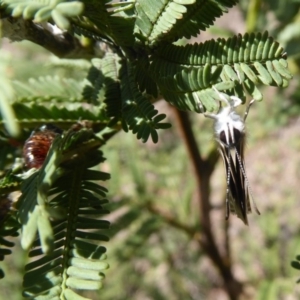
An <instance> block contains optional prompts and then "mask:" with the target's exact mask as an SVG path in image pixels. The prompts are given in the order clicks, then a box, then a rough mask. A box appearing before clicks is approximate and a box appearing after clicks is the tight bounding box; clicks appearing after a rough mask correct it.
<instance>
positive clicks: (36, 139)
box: [23, 124, 62, 169]
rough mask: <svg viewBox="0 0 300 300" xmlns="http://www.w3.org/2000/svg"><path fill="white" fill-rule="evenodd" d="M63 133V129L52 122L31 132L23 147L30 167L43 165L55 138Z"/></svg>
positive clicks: (27, 164)
mask: <svg viewBox="0 0 300 300" xmlns="http://www.w3.org/2000/svg"><path fill="white" fill-rule="evenodd" d="M61 133H62V130H61V129H60V128H58V127H56V126H55V125H52V124H46V125H43V126H41V127H40V128H39V129H37V130H35V131H33V132H32V133H31V135H30V137H29V138H28V139H27V140H26V141H25V144H24V147H23V157H24V160H25V164H26V166H27V167H28V168H29V169H31V168H37V169H39V168H40V167H41V166H42V165H43V163H44V161H45V158H46V156H47V154H48V151H49V149H50V146H51V144H52V142H53V140H54V138H55V137H56V136H57V135H58V134H61Z"/></svg>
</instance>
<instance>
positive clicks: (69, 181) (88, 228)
mask: <svg viewBox="0 0 300 300" xmlns="http://www.w3.org/2000/svg"><path fill="white" fill-rule="evenodd" d="M102 144H103V141H102V140H101V139H99V138H97V137H96V136H95V135H94V133H93V131H92V130H90V129H82V130H80V131H77V130H72V129H71V130H70V131H68V132H67V133H66V134H65V135H63V136H58V137H57V138H56V139H55V141H54V142H53V144H52V147H51V150H50V151H49V153H48V156H47V159H46V161H45V163H44V165H43V167H42V168H41V169H40V170H38V171H36V172H35V173H33V174H31V175H30V176H29V177H28V178H27V179H25V180H24V182H23V185H22V188H21V191H22V196H21V198H20V200H19V202H18V211H19V213H18V215H19V219H20V222H21V224H22V240H21V243H22V246H23V248H25V249H29V248H31V247H33V249H32V250H31V251H30V253H29V256H30V257H34V261H32V262H30V263H29V264H27V265H26V267H25V270H26V275H25V277H24V296H25V297H31V298H32V297H34V298H35V299H39V295H40V296H41V295H47V297H48V298H49V299H52V298H53V297H54V295H60V297H63V298H65V299H72V297H74V294H75V292H74V291H73V290H74V289H90V290H94V289H99V288H100V287H101V281H102V279H103V277H104V275H103V274H102V273H101V272H102V271H103V270H104V269H106V268H107V267H108V265H107V263H106V262H103V260H104V259H105V255H104V253H105V251H106V250H105V248H104V247H102V246H99V244H98V242H99V241H107V240H108V238H107V237H106V236H105V234H103V230H105V229H107V228H108V226H109V222H107V221H104V220H101V219H99V217H101V216H102V215H103V214H105V213H107V211H106V210H105V209H104V208H103V207H102V206H103V204H105V203H106V202H107V200H106V198H105V195H106V192H107V191H106V189H105V188H104V187H102V186H101V185H98V184H96V183H94V181H99V180H101V181H103V180H107V179H109V175H108V174H106V173H103V172H100V171H97V170H92V169H91V168H93V167H94V166H95V165H99V164H100V163H102V162H103V161H104V158H103V155H102V153H101V152H100V151H99V150H98V148H99V147H100V146H101V145H102ZM88 157H92V159H88ZM37 233H38V237H37V236H36V235H37ZM36 237H37V239H36ZM35 239H36V240H35ZM45 254H48V255H46V256H45ZM37 278H39V281H38V282H37V280H36V279H37Z"/></svg>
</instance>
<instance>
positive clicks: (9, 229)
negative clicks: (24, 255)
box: [0, 168, 21, 278]
mask: <svg viewBox="0 0 300 300" xmlns="http://www.w3.org/2000/svg"><path fill="white" fill-rule="evenodd" d="M16 169H17V168H16ZM15 171H16V170H15ZM20 184H21V179H20V178H18V177H16V176H15V175H14V174H13V172H12V171H9V172H7V174H5V176H4V177H3V178H2V179H1V180H0V261H3V260H4V258H5V256H6V255H8V254H11V253H12V250H11V249H10V248H12V247H13V246H14V243H13V242H12V241H11V240H10V239H11V237H16V236H18V230H19V229H20V224H19V222H18V221H17V217H16V210H15V208H14V204H15V202H16V201H17V199H18V196H19V193H18V192H17V193H16V192H15V191H17V190H19V189H20ZM7 237H9V239H7ZM3 277H4V272H3V270H2V269H1V268H0V278H3Z"/></svg>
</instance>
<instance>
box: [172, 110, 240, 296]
mask: <svg viewBox="0 0 300 300" xmlns="http://www.w3.org/2000/svg"><path fill="white" fill-rule="evenodd" d="M174 113H175V116H176V119H177V123H178V127H179V129H180V131H181V134H182V137H183V140H184V142H185V144H186V147H187V150H188V153H189V156H190V160H191V163H192V166H193V169H194V174H195V180H196V185H197V187H198V188H197V195H198V197H197V198H198V200H199V206H200V228H201V231H202V232H201V234H200V237H201V238H200V239H199V244H200V246H201V247H202V249H203V250H204V252H205V253H206V255H207V256H208V257H209V258H210V259H211V260H212V262H213V264H214V265H215V266H216V267H217V269H218V270H219V272H220V275H221V276H222V279H223V282H224V289H225V290H226V292H227V294H228V296H229V298H230V299H231V300H235V299H238V298H239V296H240V294H241V293H242V290H243V285H242V283H240V282H239V281H238V280H237V279H235V278H234V276H233V274H232V269H231V261H230V259H229V257H230V253H229V249H228V247H226V246H225V248H226V250H227V251H228V253H226V254H225V257H222V255H221V253H220V251H219V249H218V247H217V244H216V241H215V237H214V235H213V232H212V223H211V218H210V210H211V205H210V201H209V200H210V178H211V175H212V172H213V170H214V168H215V165H216V163H217V160H218V153H217V150H215V152H213V153H211V155H210V157H209V159H206V160H205V159H203V158H202V157H201V153H200V151H199V147H198V145H197V142H196V139H195V136H194V134H193V131H192V128H191V123H190V120H189V117H188V114H187V113H186V112H182V111H179V110H177V109H176V108H174ZM226 240H227V239H226ZM227 251H226V252H227Z"/></svg>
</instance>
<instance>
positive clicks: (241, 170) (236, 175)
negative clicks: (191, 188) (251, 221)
mask: <svg viewBox="0 0 300 300" xmlns="http://www.w3.org/2000/svg"><path fill="white" fill-rule="evenodd" d="M213 88H214V90H215V91H216V93H217V95H218V98H219V100H220V101H221V102H223V103H224V104H225V106H224V107H221V109H220V110H219V112H218V113H216V114H207V113H204V115H205V116H206V117H208V118H211V119H213V120H214V121H215V123H214V130H215V136H216V140H217V142H218V144H219V151H220V153H221V156H222V158H223V162H224V166H225V172H226V185H227V187H226V220H227V219H228V218H229V215H230V213H234V214H236V215H237V216H238V217H239V218H240V219H241V220H242V221H243V222H244V223H245V224H246V225H248V218H247V214H248V213H250V212H251V203H250V199H252V203H253V206H254V209H255V211H256V212H257V214H259V215H260V212H259V210H258V209H257V206H256V204H255V202H254V199H253V196H252V192H251V187H250V185H249V181H248V177H247V175H246V168H245V159H244V150H245V137H246V130H245V121H246V119H247V116H248V113H249V110H250V107H251V105H252V104H253V103H254V99H253V100H251V101H250V103H249V105H248V107H247V109H246V111H245V114H244V117H243V118H242V117H241V116H240V115H239V114H238V113H237V112H236V111H235V109H236V107H237V106H239V105H240V104H241V103H242V100H241V99H240V98H238V97H236V96H228V95H227V94H224V93H220V92H219V91H218V90H217V89H216V88H215V87H213Z"/></svg>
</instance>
